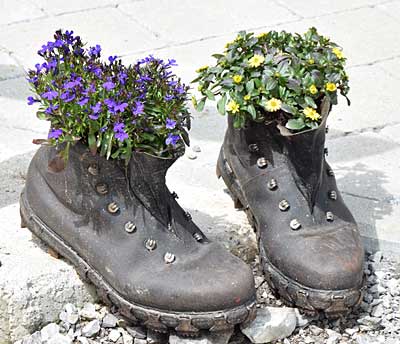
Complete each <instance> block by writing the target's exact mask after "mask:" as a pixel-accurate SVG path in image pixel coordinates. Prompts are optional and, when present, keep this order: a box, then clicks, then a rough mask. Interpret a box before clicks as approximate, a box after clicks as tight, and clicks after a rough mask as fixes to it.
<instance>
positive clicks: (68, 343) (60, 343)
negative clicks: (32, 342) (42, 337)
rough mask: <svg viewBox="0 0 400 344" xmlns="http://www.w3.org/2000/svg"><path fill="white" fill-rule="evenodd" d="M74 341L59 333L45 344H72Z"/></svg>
mask: <svg viewBox="0 0 400 344" xmlns="http://www.w3.org/2000/svg"><path fill="white" fill-rule="evenodd" d="M72 341H73V339H72V338H70V337H68V336H64V335H62V334H61V333H57V334H56V335H54V336H53V337H51V338H49V339H48V340H47V341H46V342H45V343H46V344H72Z"/></svg>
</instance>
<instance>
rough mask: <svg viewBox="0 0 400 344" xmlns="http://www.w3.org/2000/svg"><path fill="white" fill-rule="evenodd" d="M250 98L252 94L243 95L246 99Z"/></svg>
mask: <svg viewBox="0 0 400 344" xmlns="http://www.w3.org/2000/svg"><path fill="white" fill-rule="evenodd" d="M250 98H251V96H250V94H246V95H245V96H244V97H243V99H244V100H250Z"/></svg>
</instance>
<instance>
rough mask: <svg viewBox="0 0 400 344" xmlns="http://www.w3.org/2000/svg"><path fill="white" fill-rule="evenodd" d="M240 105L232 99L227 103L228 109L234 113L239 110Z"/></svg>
mask: <svg viewBox="0 0 400 344" xmlns="http://www.w3.org/2000/svg"><path fill="white" fill-rule="evenodd" d="M239 107H240V106H239V104H238V103H236V102H235V101H234V100H230V101H229V103H228V104H226V110H227V111H228V112H232V113H236V112H239Z"/></svg>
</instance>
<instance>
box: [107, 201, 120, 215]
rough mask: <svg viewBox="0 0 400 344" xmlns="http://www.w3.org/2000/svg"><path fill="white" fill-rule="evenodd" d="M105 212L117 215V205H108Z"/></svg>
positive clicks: (114, 203) (112, 203) (113, 203)
mask: <svg viewBox="0 0 400 344" xmlns="http://www.w3.org/2000/svg"><path fill="white" fill-rule="evenodd" d="M107 210H108V212H109V213H111V214H115V213H117V212H118V211H119V207H118V204H117V203H116V202H111V203H109V204H108V206H107Z"/></svg>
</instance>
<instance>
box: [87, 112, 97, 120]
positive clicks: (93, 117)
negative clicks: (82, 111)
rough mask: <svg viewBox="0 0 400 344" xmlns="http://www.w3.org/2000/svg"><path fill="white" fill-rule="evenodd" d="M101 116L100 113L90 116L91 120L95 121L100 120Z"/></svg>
mask: <svg viewBox="0 0 400 344" xmlns="http://www.w3.org/2000/svg"><path fill="white" fill-rule="evenodd" d="M99 116H100V114H98V113H93V114H91V115H89V118H90V119H92V120H94V121H95V120H96V119H98V118H99Z"/></svg>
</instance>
